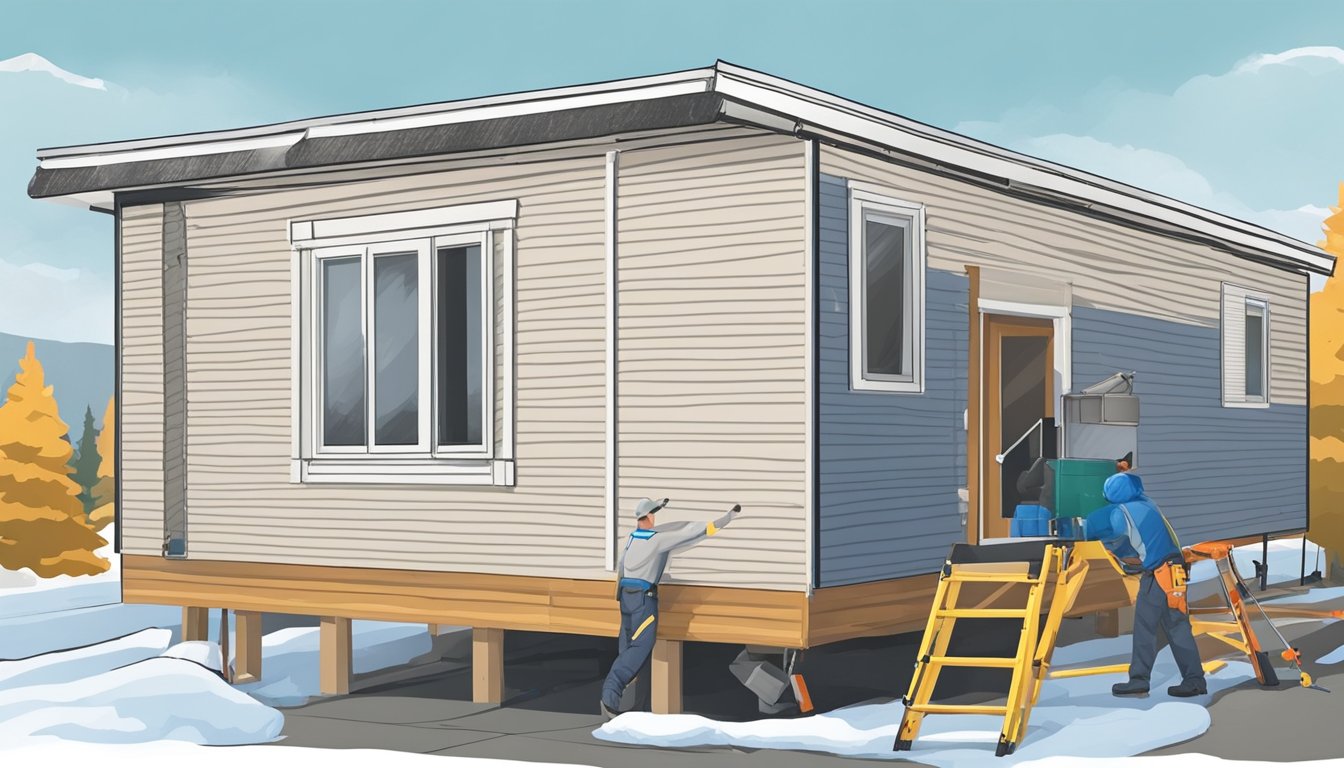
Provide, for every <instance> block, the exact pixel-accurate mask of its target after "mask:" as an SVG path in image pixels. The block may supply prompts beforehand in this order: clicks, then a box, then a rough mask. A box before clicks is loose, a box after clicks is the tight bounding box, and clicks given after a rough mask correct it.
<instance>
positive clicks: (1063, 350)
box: [965, 264, 1073, 544]
mask: <svg viewBox="0 0 1344 768" xmlns="http://www.w3.org/2000/svg"><path fill="white" fill-rule="evenodd" d="M965 269H966V277H967V281H968V283H969V285H968V286H967V288H968V297H969V301H968V302H967V305H966V307H967V313H966V314H967V318H966V320H967V323H966V324H967V327H968V328H969V331H970V333H969V342H970V343H968V344H967V345H966V347H967V349H966V352H967V359H966V414H965V418H966V491H967V504H966V542H967V543H969V544H977V543H979V542H980V540H981V536H980V533H981V531H980V521H981V518H982V511H981V509H982V507H983V506H984V504H983V501H984V493H983V490H984V467H983V466H982V465H981V462H982V461H983V460H984V450H983V448H982V442H983V440H982V436H983V433H984V431H985V424H984V418H985V413H984V411H985V409H984V371H983V370H982V365H983V362H984V346H985V344H984V331H985V324H986V320H985V315H986V314H994V315H1008V316H1016V317H1027V318H1037V319H1042V320H1046V319H1048V320H1051V321H1053V323H1054V326H1055V337H1054V344H1053V349H1052V350H1051V351H1052V353H1053V355H1054V366H1055V371H1054V380H1053V382H1052V383H1053V384H1054V385H1056V386H1055V389H1054V393H1055V397H1056V398H1058V397H1059V396H1060V395H1063V394H1066V393H1068V392H1069V391H1070V389H1071V385H1072V365H1073V362H1072V359H1073V352H1072V337H1073V329H1072V322H1071V319H1072V318H1071V307H1068V306H1056V305H1049V304H1018V303H1007V302H1002V301H996V300H988V299H983V298H981V295H982V291H981V280H980V267H979V266H977V265H973V264H968V265H966V267H965Z"/></svg>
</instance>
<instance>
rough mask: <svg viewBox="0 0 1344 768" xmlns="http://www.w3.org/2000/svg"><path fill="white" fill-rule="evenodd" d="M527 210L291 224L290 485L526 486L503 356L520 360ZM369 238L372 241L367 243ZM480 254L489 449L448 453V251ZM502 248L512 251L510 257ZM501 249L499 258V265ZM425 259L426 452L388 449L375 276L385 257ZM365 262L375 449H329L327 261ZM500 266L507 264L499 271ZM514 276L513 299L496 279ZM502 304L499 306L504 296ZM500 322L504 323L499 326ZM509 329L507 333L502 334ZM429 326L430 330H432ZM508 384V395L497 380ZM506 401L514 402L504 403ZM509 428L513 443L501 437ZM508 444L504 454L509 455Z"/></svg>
mask: <svg viewBox="0 0 1344 768" xmlns="http://www.w3.org/2000/svg"><path fill="white" fill-rule="evenodd" d="M516 216H517V201H516V200H507V201H497V202H493V203H477V204H469V205H462V206H452V207H448V208H437V209H427V210H420V211H403V212H397V213H392V214H375V215H370V216H359V217H347V218H340V219H327V220H321V221H318V220H310V221H290V222H289V231H290V244H291V254H292V257H293V262H292V268H291V271H290V274H291V278H292V280H293V284H292V285H291V299H292V300H293V304H292V307H293V316H292V319H291V329H292V331H293V337H292V340H291V351H292V353H293V354H292V358H293V363H294V365H293V368H292V380H291V385H292V394H291V406H292V417H293V431H292V439H291V472H290V481H291V482H294V483H361V484H365V483H379V484H386V483H394V484H467V485H495V486H512V485H514V482H515V480H514V478H515V470H514V459H513V442H514V438H515V436H514V419H513V418H512V409H513V407H514V386H513V376H514V371H513V366H512V365H509V364H500V361H499V360H497V359H496V358H497V357H498V356H497V354H496V350H495V347H496V345H497V344H499V343H501V342H502V343H503V346H504V351H505V355H506V356H507V355H509V354H511V350H512V347H513V344H512V341H511V338H512V334H513V332H514V330H513V329H514V319H513V316H512V315H513V301H512V297H511V295H510V294H511V292H512V290H513V282H514V281H513V279H512V274H511V273H512V270H513V264H514V259H513V243H514V238H513V228H514V222H515V221H516ZM361 233H363V234H361ZM473 246H474V247H478V248H479V249H480V258H481V265H480V286H479V289H480V291H481V303H480V312H481V317H480V329H481V332H482V333H481V335H482V339H481V342H482V348H481V378H482V382H481V442H480V443H477V444H473V445H466V446H453V445H438V442H439V436H438V434H437V433H438V427H439V424H438V412H437V411H438V407H439V404H438V391H437V390H438V384H439V382H438V376H439V373H438V362H439V338H438V334H439V325H438V318H439V314H438V313H439V311H440V306H441V304H440V303H439V301H438V300H437V297H436V295H435V294H436V292H437V290H438V252H439V249H440V248H458V247H473ZM499 246H502V247H499ZM497 247H498V251H499V253H497V252H496V251H497ZM408 252H414V253H415V254H416V263H417V272H416V274H417V276H418V277H417V317H418V321H417V322H418V326H417V327H418V331H419V333H418V338H417V364H418V366H419V383H418V387H419V390H418V401H419V412H418V414H417V422H418V426H419V438H420V439H419V444H418V445H417V446H414V447H410V446H396V445H377V444H376V442H375V441H376V439H377V434H376V429H375V427H376V424H375V420H376V407H377V404H376V392H377V383H376V376H377V372H376V354H377V346H376V344H377V339H376V329H375V324H376V322H377V319H376V316H375V307H374V303H375V301H376V298H375V293H376V283H375V280H374V278H375V271H374V268H375V264H376V260H377V258H379V257H380V256H390V255H392V254H396V253H408ZM352 257H357V258H359V259H360V260H361V262H360V263H361V270H360V276H361V280H360V313H361V314H360V328H361V334H362V338H361V340H362V342H363V343H364V349H365V381H364V387H365V422H364V423H365V430H366V443H365V445H364V446H326V445H323V441H324V439H325V435H324V434H323V419H324V417H325V414H324V412H323V408H324V402H325V392H323V391H322V388H323V387H324V381H323V378H324V377H323V375H322V363H323V361H322V355H323V347H324V346H325V345H324V338H323V336H322V334H323V332H324V329H323V327H322V322H323V317H322V310H323V300H324V293H325V292H324V290H323V288H322V285H321V281H322V269H321V265H322V263H323V261H325V260H328V259H338V258H352ZM497 260H499V261H498V262H497ZM497 269H499V270H500V273H502V274H503V293H500V291H499V290H497V287H496V279H497V278H498V277H499V276H500V274H497V272H496V270H497ZM497 294H498V295H497ZM497 313H498V314H497ZM497 323H498V324H499V325H498V326H497ZM427 326H428V327H427ZM499 377H503V389H502V390H500V387H499V384H498V383H497V379H498V378H499ZM498 392H502V394H503V398H502V400H503V402H499V403H497V402H496V398H497V393H498ZM497 419H502V423H503V425H504V429H503V433H502V434H500V433H499V431H498V430H497V428H496V420H497ZM497 443H498V445H497Z"/></svg>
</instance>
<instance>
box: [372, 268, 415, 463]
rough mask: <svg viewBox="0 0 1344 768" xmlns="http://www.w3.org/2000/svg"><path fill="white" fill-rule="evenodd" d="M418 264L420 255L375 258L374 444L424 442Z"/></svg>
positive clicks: (393, 444) (398, 444)
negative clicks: (421, 409)
mask: <svg viewBox="0 0 1344 768" xmlns="http://www.w3.org/2000/svg"><path fill="white" fill-rule="evenodd" d="M418 271H419V264H418V263H417V255H416V254H415V253H414V252H412V253H397V254H388V255H378V256H376V257H375V258H374V260H373V285H374V291H373V317H374V322H373V337H374V341H373V351H374V369H373V370H374V384H373V391H374V408H373V424H374V426H373V431H374V441H375V443H376V444H377V445H381V446H415V445H418V444H419V442H420V431H419V420H420V407H419V404H420V370H419V360H418V355H419V338H420V337H419V323H418V321H417V318H418V317H419V274H418Z"/></svg>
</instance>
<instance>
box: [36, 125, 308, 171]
mask: <svg viewBox="0 0 1344 768" xmlns="http://www.w3.org/2000/svg"><path fill="white" fill-rule="evenodd" d="M302 138H303V132H302V131H296V132H292V133H288V134H283V135H280V136H261V137H257V138H252V139H234V140H231V141H213V142H209V143H196V144H178V145H176V146H165V147H151V148H145V149H131V150H125V151H122V152H106V153H102V154H97V155H79V156H67V157H50V158H44V159H42V160H40V161H39V162H38V165H39V166H40V167H42V168H47V169H52V170H54V169H58V168H90V167H94V166H99V165H115V164H117V163H135V162H142V161H145V160H166V159H168V158H174V157H195V156H199V155H218V154H223V153H225V152H244V151H248V150H253V149H270V148H279V147H286V148H288V147H291V146H293V145H294V144H296V143H298V141H299V139H302Z"/></svg>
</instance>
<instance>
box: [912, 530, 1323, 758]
mask: <svg viewBox="0 0 1344 768" xmlns="http://www.w3.org/2000/svg"><path fill="white" fill-rule="evenodd" d="M1184 553H1185V557H1186V559H1187V561H1189V562H1193V561H1197V560H1213V561H1214V564H1215V566H1216V567H1217V568H1218V576H1219V579H1218V581H1219V582H1220V586H1221V587H1222V596H1223V597H1224V598H1225V602H1224V604H1223V605H1219V606H1207V607H1205V606H1192V607H1191V611H1190V612H1191V614H1192V621H1191V628H1192V630H1193V632H1194V634H1195V635H1196V636H1198V635H1205V634H1207V635H1209V636H1210V637H1213V638H1215V639H1218V640H1220V641H1222V642H1224V643H1226V644H1227V645H1229V646H1231V647H1232V648H1234V649H1236V650H1237V651H1239V652H1241V653H1243V654H1245V655H1246V656H1247V658H1248V659H1249V660H1250V662H1251V664H1252V666H1253V668H1254V669H1255V673H1256V678H1257V679H1258V680H1259V682H1260V683H1261V684H1262V685H1265V686H1273V685H1277V684H1278V679H1277V676H1276V675H1275V673H1274V669H1273V667H1272V666H1270V659H1269V655H1268V654H1267V653H1266V652H1265V651H1264V650H1263V649H1262V648H1261V647H1260V644H1259V641H1258V640H1257V639H1256V636H1255V631H1254V629H1253V628H1252V627H1251V622H1250V614H1249V610H1248V608H1247V606H1246V604H1245V603H1246V602H1250V603H1254V604H1256V605H1258V603H1257V602H1256V601H1255V599H1254V597H1252V596H1251V594H1250V590H1249V589H1247V588H1246V585H1245V583H1244V582H1243V581H1242V580H1241V576H1240V575H1239V574H1238V573H1237V570H1236V563H1235V561H1233V559H1232V545H1231V544H1229V543H1227V542H1218V541H1214V542H1203V543H1201V544H1197V545H1195V546H1193V547H1186V548H1185V549H1184ZM1094 563H1096V564H1098V566H1099V567H1100V568H1102V569H1104V570H1113V571H1114V572H1115V573H1116V574H1117V575H1119V576H1120V577H1122V583H1123V584H1124V587H1125V591H1126V592H1127V593H1128V595H1129V599H1130V601H1131V602H1132V601H1133V600H1134V597H1135V595H1136V594H1137V592H1138V577H1137V576H1135V575H1133V574H1129V573H1126V572H1125V571H1124V570H1123V569H1122V568H1121V567H1120V564H1119V563H1117V562H1116V561H1115V559H1114V558H1113V557H1111V555H1110V553H1108V552H1107V551H1106V549H1105V547H1104V546H1102V544H1101V543H1100V542H1096V541H1073V542H1070V541H1058V540H1031V541H1022V542H1011V543H1006V544H989V545H979V546H972V545H968V544H957V545H955V546H953V548H952V554H951V555H950V556H949V557H948V559H947V562H946V563H945V564H944V566H943V570H942V573H941V575H940V577H939V579H938V588H937V590H936V592H935V593H934V598H933V609H932V610H931V611H930V612H929V621H928V624H927V626H926V627H925V629H924V638H923V640H922V641H921V642H920V645H919V652H918V655H917V656H916V657H915V658H916V661H915V674H914V677H913V678H912V679H911V680H910V689H909V691H908V692H907V693H906V695H905V696H904V697H903V698H902V699H901V702H902V703H903V704H904V705H905V713H904V714H903V715H902V717H901V727H900V731H899V733H898V734H897V736H896V744H895V746H894V749H895V750H896V751H902V750H909V749H910V748H911V747H912V745H913V744H914V741H915V738H916V737H917V736H918V735H919V728H920V725H921V724H922V723H923V721H924V716H925V715H1002V716H1003V728H1002V729H1001V730H1000V732H999V743H998V747H997V748H996V749H995V752H994V754H995V755H996V756H998V757H1003V756H1005V755H1011V754H1012V753H1013V751H1014V750H1016V749H1017V746H1018V744H1020V743H1021V741H1022V737H1023V735H1024V734H1025V733H1026V729H1027V722H1028V720H1030V718H1031V709H1032V707H1033V706H1034V705H1035V704H1036V701H1037V699H1039V698H1040V694H1041V684H1042V683H1043V682H1045V680H1046V679H1055V678H1067V677H1081V676H1084V675H1100V674H1114V673H1120V672H1125V671H1127V670H1128V669H1129V665H1128V664H1110V665H1105V666H1093V667H1085V668H1076V669H1062V670H1054V671H1052V670H1051V668H1050V660H1051V657H1052V656H1053V655H1054V651H1055V642H1056V641H1057V640H1058V638H1059V629H1060V626H1061V624H1062V623H1063V620H1064V616H1065V615H1066V614H1068V613H1069V612H1070V611H1071V610H1072V609H1073V606H1074V603H1075V601H1076V600H1077V597H1078V594H1079V592H1081V591H1082V587H1083V583H1084V581H1085V580H1086V579H1087V575H1088V572H1089V571H1090V570H1091V567H1092V564H1094ZM1024 584H1025V585H1026V592H1027V594H1026V597H1025V599H1024V600H1023V601H1022V603H1021V605H1013V606H1011V607H1003V606H1002V605H1001V603H1002V602H1003V601H1004V596H1005V595H1007V594H1008V593H1009V592H1010V591H1011V590H1012V589H1013V588H1014V587H1015V586H1020V585H1024ZM967 585H991V586H992V585H997V587H996V588H994V589H993V590H992V591H991V592H990V593H989V594H988V595H984V594H981V595H967V596H964V595H963V587H965V586H967ZM1019 591H1020V589H1019ZM963 597H968V598H969V599H970V600H974V601H975V605H973V606H970V607H967V606H964V605H961V601H962V598H963ZM1047 598H1048V601H1049V610H1048V611H1044V609H1045V605H1046V602H1047ZM991 605H992V606H993V607H990V606H991ZM1043 611H1044V616H1042V612H1043ZM1260 612H1261V613H1262V614H1264V618H1265V619H1266V620H1268V619H1269V616H1270V614H1271V613H1272V614H1275V615H1280V616H1289V615H1300V616H1321V617H1333V618H1344V611H1333V612H1327V611H1311V610H1300V609H1296V608H1293V607H1287V606H1285V607H1280V608H1278V609H1277V610H1276V609H1275V608H1274V607H1272V606H1261V607H1260ZM1218 613H1230V614H1231V618H1232V620H1231V621H1209V620H1207V619H1203V618H1196V617H1203V616H1206V615H1209V614H1218ZM1009 618H1020V619H1021V620H1022V625H1021V627H1020V629H1019V632H1020V635H1019V637H1018V639H1017V652H1016V655H1014V656H1004V657H993V656H990V657H986V656H951V655H948V650H949V648H950V644H951V642H952V631H953V629H954V628H955V627H956V623H957V621H958V620H960V619H1009ZM1270 626H1271V627H1273V624H1272V623H1271V625H1270ZM1275 632H1276V633H1277V630H1275ZM1279 640H1280V642H1282V643H1283V645H1284V646H1285V648H1286V650H1285V651H1284V652H1283V654H1282V655H1283V658H1284V660H1285V661H1288V662H1290V663H1291V664H1292V665H1293V666H1294V667H1295V668H1296V669H1297V671H1298V673H1299V677H1300V682H1301V684H1302V686H1303V687H1309V688H1310V687H1319V686H1316V685H1314V684H1313V681H1312V679H1311V676H1310V675H1308V674H1307V673H1306V672H1305V671H1303V670H1302V668H1301V655H1300V653H1299V652H1298V651H1297V649H1295V648H1292V647H1289V646H1288V643H1287V642H1286V641H1285V640H1283V638H1282V636H1281V635H1280V636H1279ZM1203 666H1204V671H1205V672H1206V673H1211V672H1215V671H1217V670H1218V669H1220V668H1222V667H1224V666H1226V662H1225V661H1223V660H1218V659H1215V660H1212V661H1206V662H1204V665H1203ZM948 667H979V668H985V669H1010V670H1012V682H1011V683H1010V685H1009V688H1008V696H1007V700H1006V701H1005V703H1003V704H990V705H985V704H979V705H961V704H935V703H933V702H932V698H933V693H934V688H935V687H936V686H937V684H938V676H939V674H940V673H941V672H942V671H943V669H945V668H948ZM1322 690H1324V689H1322Z"/></svg>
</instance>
